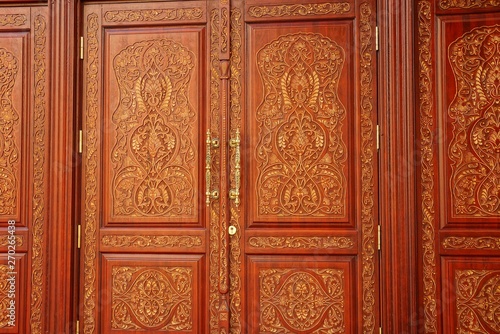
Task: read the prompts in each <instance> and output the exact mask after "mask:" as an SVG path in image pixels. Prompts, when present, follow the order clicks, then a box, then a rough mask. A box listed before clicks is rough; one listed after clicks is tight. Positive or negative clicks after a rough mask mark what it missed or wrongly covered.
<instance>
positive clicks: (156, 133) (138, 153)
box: [111, 39, 197, 217]
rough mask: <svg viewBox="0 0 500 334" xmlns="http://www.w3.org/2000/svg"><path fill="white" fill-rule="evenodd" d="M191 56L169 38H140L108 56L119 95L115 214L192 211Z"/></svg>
mask: <svg viewBox="0 0 500 334" xmlns="http://www.w3.org/2000/svg"><path fill="white" fill-rule="evenodd" d="M194 62H195V56H194V54H193V53H192V52H190V51H189V50H187V49H186V48H185V47H184V46H182V45H180V44H178V43H176V42H174V41H171V40H166V39H158V40H151V41H142V42H137V43H135V44H133V45H131V46H129V47H127V48H126V49H124V50H123V51H121V52H120V53H118V54H117V55H116V57H115V58H114V61H113V68H114V70H115V74H116V79H117V81H118V86H119V89H120V101H119V103H118V107H117V108H116V110H115V112H114V113H113V116H112V119H113V123H114V124H115V126H116V128H115V129H116V142H115V144H114V147H113V149H112V152H111V162H112V164H113V168H112V174H113V175H112V186H111V189H112V195H113V200H112V209H113V214H114V215H115V216H120V217H160V216H161V217H193V216H194V215H196V212H195V201H196V193H195V189H196V183H195V179H196V176H195V175H194V174H193V173H194V171H195V170H196V169H195V166H196V164H197V162H196V150H197V148H196V145H195V144H194V142H193V141H194V139H195V135H194V129H195V124H194V123H195V120H196V115H195V112H194V110H193V108H192V107H191V105H190V103H189V99H188V96H189V94H188V85H189V81H190V77H191V72H192V70H193V68H194Z"/></svg>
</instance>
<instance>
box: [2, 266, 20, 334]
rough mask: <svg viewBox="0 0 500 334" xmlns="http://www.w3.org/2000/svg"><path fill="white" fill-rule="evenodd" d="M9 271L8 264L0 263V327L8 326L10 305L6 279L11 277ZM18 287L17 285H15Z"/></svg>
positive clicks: (8, 282) (8, 285)
mask: <svg viewBox="0 0 500 334" xmlns="http://www.w3.org/2000/svg"><path fill="white" fill-rule="evenodd" d="M9 272H11V270H10V269H9V266H7V265H5V264H1V265H0V310H2V312H0V328H9V327H10V325H9V321H10V317H9V312H8V308H9V307H10V300H11V298H9V288H10V281H8V280H7V279H8V278H10V277H11V275H9V274H8V273H9ZM16 288H18V286H16Z"/></svg>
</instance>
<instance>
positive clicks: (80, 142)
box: [78, 130, 83, 153]
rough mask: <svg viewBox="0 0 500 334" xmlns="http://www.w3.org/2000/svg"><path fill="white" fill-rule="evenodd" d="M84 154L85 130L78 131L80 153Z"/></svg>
mask: <svg viewBox="0 0 500 334" xmlns="http://www.w3.org/2000/svg"><path fill="white" fill-rule="evenodd" d="M82 152H83V130H80V131H78V153H82Z"/></svg>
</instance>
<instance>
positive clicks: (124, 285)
mask: <svg viewBox="0 0 500 334" xmlns="http://www.w3.org/2000/svg"><path fill="white" fill-rule="evenodd" d="M112 288H113V293H112V302H111V308H112V320H111V327H112V329H122V330H165V331H184V330H190V329H192V327H193V318H192V309H193V305H192V304H193V295H192V292H193V273H192V269H191V268H182V267H175V268H146V267H113V272H112Z"/></svg>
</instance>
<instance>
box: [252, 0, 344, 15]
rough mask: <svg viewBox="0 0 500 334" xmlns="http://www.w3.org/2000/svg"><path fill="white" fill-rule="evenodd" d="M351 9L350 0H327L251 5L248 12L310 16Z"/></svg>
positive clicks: (339, 12) (340, 12) (337, 12)
mask: <svg viewBox="0 0 500 334" xmlns="http://www.w3.org/2000/svg"><path fill="white" fill-rule="evenodd" d="M350 10H351V5H350V3H348V2H327V3H313V4H298V5H295V4H293V5H276V6H251V7H250V8H248V14H249V15H250V16H252V17H257V18H260V17H266V16H269V17H283V16H309V15H328V14H345V13H348V12H349V11H350Z"/></svg>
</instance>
